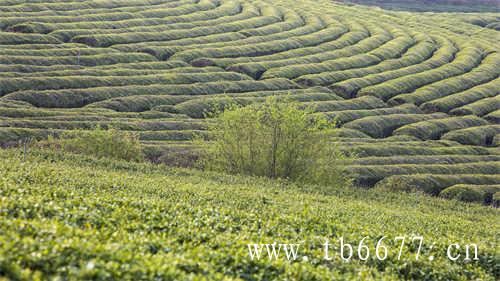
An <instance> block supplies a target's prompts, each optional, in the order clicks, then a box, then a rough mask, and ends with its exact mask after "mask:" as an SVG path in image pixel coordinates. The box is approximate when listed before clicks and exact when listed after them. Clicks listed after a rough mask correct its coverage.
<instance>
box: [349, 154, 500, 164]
mask: <svg viewBox="0 0 500 281" xmlns="http://www.w3.org/2000/svg"><path fill="white" fill-rule="evenodd" d="M489 161H500V156H499V155H423V156H421V155H411V156H385V157H363V158H359V159H356V160H354V161H353V164H354V165H399V164H415V165H418V164H457V163H474V162H479V163H482V162H489Z"/></svg>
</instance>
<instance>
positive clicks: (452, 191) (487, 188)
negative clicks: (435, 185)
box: [439, 184, 500, 204]
mask: <svg viewBox="0 0 500 281" xmlns="http://www.w3.org/2000/svg"><path fill="white" fill-rule="evenodd" d="M497 192H500V184H497V185H473V184H456V185H453V186H450V187H447V188H445V189H444V190H443V191H441V192H440V193H439V196H440V197H443V198H447V199H455V200H459V201H464V202H476V203H481V204H491V203H492V201H493V194H495V193H497Z"/></svg>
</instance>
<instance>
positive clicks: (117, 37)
mask: <svg viewBox="0 0 500 281" xmlns="http://www.w3.org/2000/svg"><path fill="white" fill-rule="evenodd" d="M278 21H280V15H279V11H275V12H274V14H271V15H263V16H260V17H255V18H249V19H245V20H241V21H239V22H230V23H224V24H220V25H215V26H200V27H197V28H193V29H186V30H184V29H179V30H171V31H161V32H155V31H151V32H130V33H118V34H93V35H82V36H76V37H74V38H73V39H72V42H76V43H84V44H86V45H89V46H94V47H109V46H111V45H115V44H129V43H137V42H148V41H170V40H178V39H182V38H186V37H198V36H207V35H210V34H218V33H227V32H236V31H240V30H242V29H246V28H255V27H259V26H265V25H268V24H272V23H275V22H278Z"/></svg>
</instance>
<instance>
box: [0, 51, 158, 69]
mask: <svg viewBox="0 0 500 281" xmlns="http://www.w3.org/2000/svg"><path fill="white" fill-rule="evenodd" d="M149 61H156V58H155V57H153V56H151V55H148V54H143V53H110V54H101V55H89V56H80V57H78V56H73V57H69V56H68V57H42V56H0V65H2V64H16V65H34V66H52V65H61V64H64V65H78V66H97V65H109V64H117V63H133V62H149Z"/></svg>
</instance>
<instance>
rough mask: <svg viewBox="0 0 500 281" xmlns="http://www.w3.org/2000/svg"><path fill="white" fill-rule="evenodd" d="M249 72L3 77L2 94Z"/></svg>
mask: <svg viewBox="0 0 500 281" xmlns="http://www.w3.org/2000/svg"><path fill="white" fill-rule="evenodd" d="M249 79H250V78H249V77H248V76H246V75H242V74H239V73H234V72H210V73H168V74H162V75H143V76H127V77H121V76H107V77H106V76H103V77H100V76H66V77H29V78H5V79H0V95H5V94H8V93H12V92H15V91H20V90H28V89H30V90H58V89H84V88H93V87H113V86H132V85H151V84H192V83H203V82H214V81H240V80H249Z"/></svg>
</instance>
